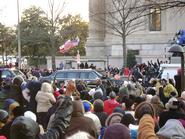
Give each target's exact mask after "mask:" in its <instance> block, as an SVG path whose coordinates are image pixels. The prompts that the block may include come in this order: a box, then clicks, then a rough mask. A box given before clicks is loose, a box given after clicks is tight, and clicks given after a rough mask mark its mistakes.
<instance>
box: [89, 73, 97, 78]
mask: <svg viewBox="0 0 185 139" xmlns="http://www.w3.org/2000/svg"><path fill="white" fill-rule="evenodd" d="M97 78H98V77H97V76H96V75H95V74H94V73H93V72H90V73H89V79H97Z"/></svg>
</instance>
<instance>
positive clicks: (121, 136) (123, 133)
mask: <svg viewBox="0 0 185 139" xmlns="http://www.w3.org/2000/svg"><path fill="white" fill-rule="evenodd" d="M130 138H131V137H130V131H129V129H128V128H127V127H126V126H125V125H123V124H120V123H115V124H113V125H110V126H109V127H107V129H106V130H105V134H104V139H130Z"/></svg>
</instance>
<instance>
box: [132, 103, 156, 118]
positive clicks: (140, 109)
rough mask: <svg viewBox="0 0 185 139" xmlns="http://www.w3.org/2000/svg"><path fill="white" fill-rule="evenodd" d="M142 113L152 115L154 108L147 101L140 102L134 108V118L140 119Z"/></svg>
mask: <svg viewBox="0 0 185 139" xmlns="http://www.w3.org/2000/svg"><path fill="white" fill-rule="evenodd" d="M144 114H150V115H151V116H152V117H154V115H155V110H154V108H153V106H152V104H150V103H148V102H142V103H140V104H139V105H138V106H137V107H136V109H135V118H136V119H139V120H140V119H141V118H142V116H143V115H144Z"/></svg>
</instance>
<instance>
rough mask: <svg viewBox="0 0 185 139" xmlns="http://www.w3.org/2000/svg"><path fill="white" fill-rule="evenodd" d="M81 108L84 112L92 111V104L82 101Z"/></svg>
mask: <svg viewBox="0 0 185 139" xmlns="http://www.w3.org/2000/svg"><path fill="white" fill-rule="evenodd" d="M83 106H84V110H85V112H88V111H91V110H92V109H93V106H92V104H91V103H90V102H89V101H87V100H84V101H83Z"/></svg>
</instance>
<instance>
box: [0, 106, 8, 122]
mask: <svg viewBox="0 0 185 139" xmlns="http://www.w3.org/2000/svg"><path fill="white" fill-rule="evenodd" d="M7 118H8V112H7V111H5V110H2V109H1V110H0V122H2V123H5V122H6V119H7Z"/></svg>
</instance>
